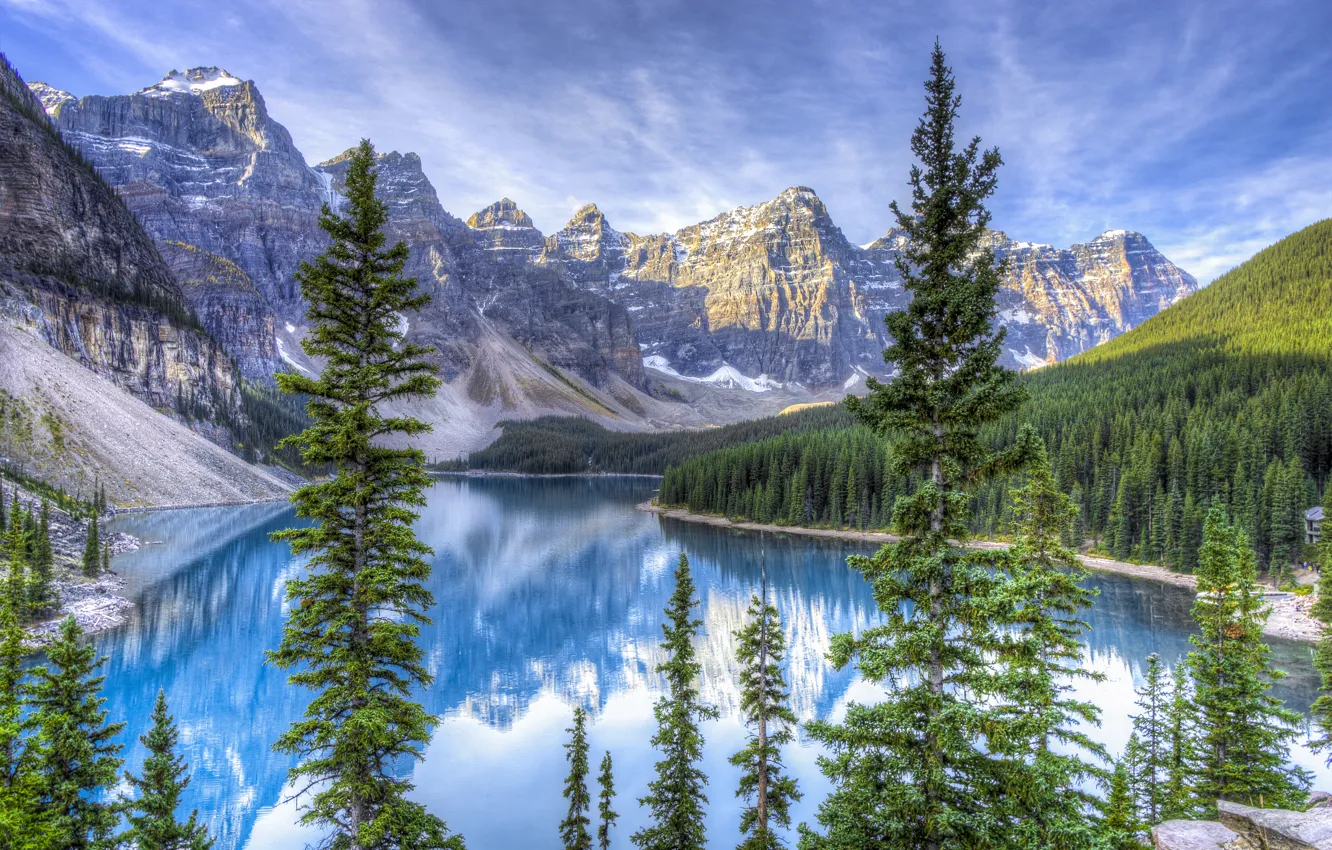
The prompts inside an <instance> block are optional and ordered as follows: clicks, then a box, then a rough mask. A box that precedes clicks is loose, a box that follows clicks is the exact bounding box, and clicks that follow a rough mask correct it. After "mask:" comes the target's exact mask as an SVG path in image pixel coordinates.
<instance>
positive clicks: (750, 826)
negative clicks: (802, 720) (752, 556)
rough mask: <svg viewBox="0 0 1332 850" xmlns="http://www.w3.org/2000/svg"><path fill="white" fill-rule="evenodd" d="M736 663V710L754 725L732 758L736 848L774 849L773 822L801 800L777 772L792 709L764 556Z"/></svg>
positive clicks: (777, 842) (787, 818)
mask: <svg viewBox="0 0 1332 850" xmlns="http://www.w3.org/2000/svg"><path fill="white" fill-rule="evenodd" d="M735 638H736V641H737V642H738V644H739V645H738V648H737V649H736V655H737V657H738V660H739V662H740V712H741V714H743V715H744V718H745V723H746V724H747V725H748V726H750V727H751V729H752V730H753V731H752V732H751V734H750V736H749V740H748V742H747V743H746V745H745V748H744V749H743V750H741V751H740V752H738V753H736V754H735V755H734V756H732V757H731V764H733V765H735V766H736V767H738V768H740V770H741V773H740V787H739V789H738V790H737V791H736V792H735V793H736V796H737V797H740V798H741V799H743V800H745V801H746V803H748V802H749V801H751V800H752V801H753V803H754V804H753V805H746V807H745V809H744V811H743V813H742V814H741V817H740V832H741V834H742V835H743V836H744V840H743V841H741V842H740V845H739V848H740V850H773V848H777V847H782V846H784V845H783V842H782V841H781V839H780V838H778V836H777V833H776V832H775V831H774V830H773V824H774V823H775V824H776V825H777V826H781V827H783V828H788V829H789V828H790V826H791V802H792V801H793V800H799V799H800V796H801V795H800V792H799V791H798V790H797V789H796V782H795V779H794V778H793V777H790V776H785V775H783V773H782V747H783V746H785V745H787V744H789V743H790V742H791V739H792V737H793V736H792V733H791V730H792V729H793V728H794V727H795V725H796V718H795V714H794V713H792V711H791V709H790V707H789V706H788V705H787V699H788V698H789V694H788V692H787V690H786V680H785V678H784V677H783V676H782V671H781V667H780V666H779V665H780V664H781V662H782V656H783V654H784V653H785V651H786V636H785V634H784V633H783V632H782V621H781V618H780V617H779V616H778V614H777V609H776V608H775V607H773V606H772V605H770V604H769V603H768V572H767V564H766V559H764V561H763V563H762V564H761V566H760V582H759V593H758V594H756V595H755V596H754V597H753V598H752V599H751V600H750V603H749V615H748V622H747V623H746V624H745V626H744V627H743V628H741V629H739V630H737V631H736V632H735Z"/></svg>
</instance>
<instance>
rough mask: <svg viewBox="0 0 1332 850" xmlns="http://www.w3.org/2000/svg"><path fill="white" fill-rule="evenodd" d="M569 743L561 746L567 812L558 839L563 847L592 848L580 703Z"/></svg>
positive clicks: (584, 714) (583, 716) (584, 724)
mask: <svg viewBox="0 0 1332 850" xmlns="http://www.w3.org/2000/svg"><path fill="white" fill-rule="evenodd" d="M573 720H574V722H573V726H571V727H570V728H568V729H565V730H564V731H566V732H568V733H569V743H567V744H565V745H564V749H565V750H566V751H567V752H566V757H567V758H568V760H569V775H568V777H566V778H565V780H564V799H566V800H568V801H569V813H568V814H567V815H565V816H564V820H562V821H560V840H561V841H562V842H563V843H564V850H592V836H591V835H590V834H589V833H588V831H587V825H588V823H589V822H590V821H589V820H588V817H587V811H588V809H589V808H591V806H592V800H591V798H590V797H589V796H588V793H587V773H588V763H587V712H586V711H584V710H583V707H582V706H579V707H577V708H575V709H574V718H573Z"/></svg>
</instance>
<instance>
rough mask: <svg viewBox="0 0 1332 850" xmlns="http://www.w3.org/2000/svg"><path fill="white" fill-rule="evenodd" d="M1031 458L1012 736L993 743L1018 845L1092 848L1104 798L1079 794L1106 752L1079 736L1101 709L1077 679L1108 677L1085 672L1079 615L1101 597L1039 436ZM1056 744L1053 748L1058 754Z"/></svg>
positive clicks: (1022, 496)
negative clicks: (1070, 539)
mask: <svg viewBox="0 0 1332 850" xmlns="http://www.w3.org/2000/svg"><path fill="white" fill-rule="evenodd" d="M1018 446H1019V450H1020V451H1021V453H1022V454H1023V455H1024V456H1026V457H1028V458H1029V459H1030V465H1029V470H1030V472H1029V474H1028V475H1027V480H1026V484H1025V485H1024V486H1023V487H1020V488H1018V489H1016V490H1014V491H1013V492H1012V493H1011V502H1012V511H1013V515H1014V518H1015V520H1016V524H1015V532H1016V540H1015V543H1014V545H1013V548H1012V550H1011V552H1010V555H1011V558H1010V560H1009V564H1008V566H1009V569H1010V570H1011V571H1012V575H1013V579H1012V582H1011V583H1010V585H1009V587H1007V588H1006V596H1007V598H1008V599H1009V600H1011V604H1012V605H1013V610H1012V611H1011V612H1010V613H1008V614H1007V616H1006V617H1005V619H1006V620H1007V622H1008V623H1010V624H1011V625H1012V626H1013V629H1012V631H1011V632H1010V633H1009V634H1008V635H1007V636H1006V637H1005V639H1004V641H1003V644H1002V646H1003V649H1002V651H1001V653H1000V656H999V657H1000V658H1002V659H1004V660H1005V661H1006V662H1007V664H1008V671H1007V675H1006V682H1005V692H1006V695H1007V705H1006V706H1003V707H1002V708H1000V710H999V711H998V712H997V716H999V717H1004V718H1006V719H1007V721H1008V723H1009V725H1010V727H1011V728H1010V729H1009V730H1008V732H1007V734H1006V736H1005V737H1003V738H997V739H996V740H995V741H993V742H992V743H991V751H992V753H993V754H994V755H996V756H999V757H1002V758H1004V759H1006V764H1005V765H1004V766H1005V768H1006V775H1005V779H1004V783H1003V785H1004V788H1005V790H1004V793H1003V795H1002V797H1001V801H1002V803H1003V805H1004V806H1005V807H1006V808H1007V809H1008V810H1009V811H1010V812H1011V814H1010V817H1011V820H1012V827H1011V828H1010V830H1009V831H1008V834H1007V835H1006V840H1007V841H1008V842H1009V843H1010V844H1011V845H1016V846H1021V847H1044V848H1085V847H1092V846H1094V845H1095V843H1096V841H1097V836H1096V832H1095V830H1094V823H1093V819H1092V818H1091V817H1090V816H1089V815H1090V813H1091V812H1094V811H1095V806H1096V802H1097V801H1096V799H1095V798H1094V797H1092V796H1091V795H1089V794H1087V793H1086V792H1084V791H1082V790H1080V786H1082V785H1084V784H1086V780H1089V779H1093V778H1096V777H1098V776H1100V775H1101V771H1100V770H1099V769H1098V768H1097V767H1096V766H1094V765H1093V764H1092V763H1090V762H1088V761H1087V760H1086V759H1085V758H1084V757H1083V755H1082V754H1083V753H1089V754H1091V755H1094V756H1097V757H1100V758H1104V757H1105V751H1104V749H1103V748H1102V747H1101V746H1100V744H1097V743H1096V742H1094V741H1092V740H1091V739H1090V738H1089V737H1088V736H1087V735H1086V734H1085V733H1084V732H1082V731H1081V726H1082V725H1084V724H1085V725H1087V726H1094V725H1096V724H1097V723H1098V722H1099V712H1098V710H1097V708H1096V707H1095V705H1093V704H1091V703H1089V702H1085V701H1082V700H1077V699H1073V698H1072V697H1071V696H1070V691H1071V690H1072V687H1073V686H1072V685H1071V684H1070V683H1071V682H1072V681H1073V680H1077V679H1089V680H1092V681H1097V680H1099V679H1101V678H1103V677H1101V676H1100V675H1098V674H1095V673H1091V672H1089V671H1086V670H1084V669H1082V664H1081V662H1082V643H1081V638H1082V635H1083V634H1085V633H1086V631H1087V624H1086V622H1084V621H1083V620H1082V618H1081V612H1082V610H1083V609H1084V608H1086V607H1087V606H1088V605H1090V604H1091V601H1092V598H1093V596H1094V593H1093V592H1092V591H1089V590H1087V589H1086V588H1085V587H1083V586H1082V581H1083V579H1085V578H1086V576H1087V574H1086V571H1085V570H1083V569H1082V566H1081V564H1080V562H1079V561H1078V559H1077V555H1076V554H1075V553H1074V552H1073V551H1072V550H1069V549H1066V548H1064V546H1063V545H1062V543H1061V540H1062V538H1063V537H1064V535H1065V534H1066V532H1067V529H1068V527H1069V526H1070V525H1071V524H1072V521H1073V517H1074V516H1075V515H1076V514H1077V512H1078V509H1077V506H1075V505H1074V504H1073V502H1072V501H1071V500H1070V499H1069V498H1068V497H1067V496H1065V495H1064V494H1063V493H1060V492H1059V489H1058V488H1057V487H1056V486H1055V479H1054V471H1053V469H1052V468H1051V466H1050V463H1049V460H1048V457H1047V455H1046V451H1045V445H1044V443H1043V442H1042V441H1041V439H1040V437H1039V436H1037V434H1036V432H1035V430H1034V429H1032V428H1024V429H1023V430H1022V431H1021V433H1020V434H1019V436H1018ZM1052 745H1053V746H1052Z"/></svg>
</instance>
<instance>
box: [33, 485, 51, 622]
mask: <svg viewBox="0 0 1332 850" xmlns="http://www.w3.org/2000/svg"><path fill="white" fill-rule="evenodd" d="M33 542H34V544H35V545H34V547H33V551H34V554H33V559H32V571H31V574H30V575H29V576H28V587H27V603H28V606H27V607H28V614H29V616H31V617H34V618H39V617H42V616H43V615H45V614H46V613H47V612H48V611H50V610H51V608H52V606H53V605H54V604H55V601H56V596H55V589H54V587H53V586H52V581H53V575H54V572H55V553H54V552H53V551H52V550H51V506H50V505H49V504H47V503H46V502H42V513H41V519H40V521H39V522H38V524H37V535H36V539H35V540H34V541H33Z"/></svg>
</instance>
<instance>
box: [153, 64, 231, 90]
mask: <svg viewBox="0 0 1332 850" xmlns="http://www.w3.org/2000/svg"><path fill="white" fill-rule="evenodd" d="M244 85H245V81H244V80H242V79H240V78H239V77H235V76H233V75H231V74H229V73H227V71H226V70H225V69H223V68H219V67H217V66H216V65H210V66H209V67H207V68H191V69H189V70H188V71H176V70H173V71H172V72H171V73H169V74H167V75H166V76H165V77H163V78H162V79H161V80H160V81H159V82H157V83H154V84H153V85H151V86H149V87H148V88H146V89H142V90H141V91H140V92H139V94H141V95H145V96H147V97H171V96H173V95H195V96H198V95H201V94H203V93H204V92H211V91H217V90H219V89H228V88H234V87H237V86H244Z"/></svg>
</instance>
